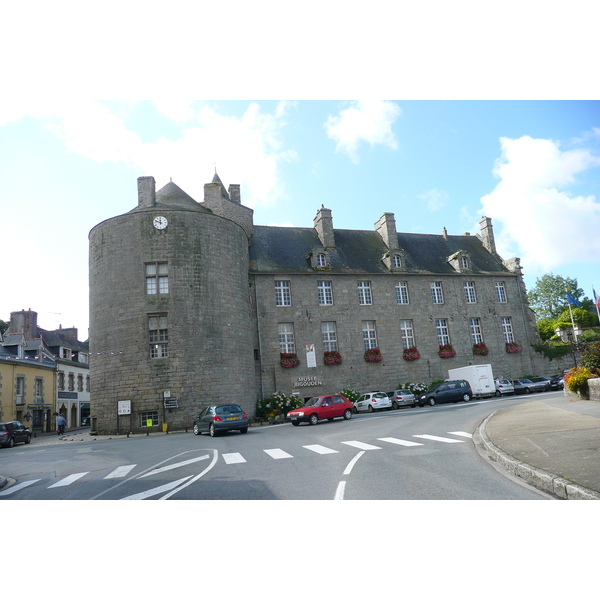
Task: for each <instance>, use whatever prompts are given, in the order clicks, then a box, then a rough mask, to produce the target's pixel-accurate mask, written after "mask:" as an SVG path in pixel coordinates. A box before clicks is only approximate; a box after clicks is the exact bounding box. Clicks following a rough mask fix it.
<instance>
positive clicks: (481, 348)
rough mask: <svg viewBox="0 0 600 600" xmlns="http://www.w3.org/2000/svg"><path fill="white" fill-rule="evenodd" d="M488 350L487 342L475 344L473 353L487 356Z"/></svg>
mask: <svg viewBox="0 0 600 600" xmlns="http://www.w3.org/2000/svg"><path fill="white" fill-rule="evenodd" d="M488 352H489V350H488V347H487V346H486V345H485V344H473V354H478V355H479V356H487V354H488Z"/></svg>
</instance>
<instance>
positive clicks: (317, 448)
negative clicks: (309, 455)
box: [302, 444, 338, 454]
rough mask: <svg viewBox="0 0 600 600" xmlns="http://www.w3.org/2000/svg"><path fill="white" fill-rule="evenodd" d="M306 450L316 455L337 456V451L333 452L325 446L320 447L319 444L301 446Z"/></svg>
mask: <svg viewBox="0 0 600 600" xmlns="http://www.w3.org/2000/svg"><path fill="white" fill-rule="evenodd" d="M302 447H303V448H306V449H307V450H311V451H312V452H316V453H317V454H338V451H337V450H333V449H332V448H326V447H325V446H321V445H320V444H310V445H309V446H302Z"/></svg>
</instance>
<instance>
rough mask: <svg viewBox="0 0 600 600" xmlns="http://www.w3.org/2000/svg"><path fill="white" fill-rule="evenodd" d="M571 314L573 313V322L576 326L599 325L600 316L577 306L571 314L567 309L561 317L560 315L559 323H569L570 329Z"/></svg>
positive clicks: (572, 309) (572, 308)
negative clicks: (599, 317) (599, 318)
mask: <svg viewBox="0 0 600 600" xmlns="http://www.w3.org/2000/svg"><path fill="white" fill-rule="evenodd" d="M582 306H583V305H582ZM571 313H573V321H575V325H579V326H580V327H596V326H597V325H598V315H595V314H594V313H591V312H589V311H587V310H584V309H583V308H577V307H575V306H573V307H571V312H569V309H568V308H567V310H564V311H563V312H562V313H561V314H560V315H558V321H559V322H563V323H568V324H569V327H570V326H571Z"/></svg>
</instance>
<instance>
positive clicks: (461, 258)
mask: <svg viewBox="0 0 600 600" xmlns="http://www.w3.org/2000/svg"><path fill="white" fill-rule="evenodd" d="M448 262H449V263H450V265H451V266H452V268H453V269H454V270H455V271H458V272H459V273H468V272H470V271H472V270H473V267H472V264H471V257H470V256H469V254H468V252H465V251H464V250H459V251H458V252H455V253H454V254H453V255H452V256H449V257H448Z"/></svg>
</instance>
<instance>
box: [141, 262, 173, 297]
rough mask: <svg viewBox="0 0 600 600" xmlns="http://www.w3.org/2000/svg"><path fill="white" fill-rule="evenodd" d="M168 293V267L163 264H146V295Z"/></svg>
mask: <svg viewBox="0 0 600 600" xmlns="http://www.w3.org/2000/svg"><path fill="white" fill-rule="evenodd" d="M168 293H169V266H168V264H167V263H166V262H163V263H146V294H168Z"/></svg>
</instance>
